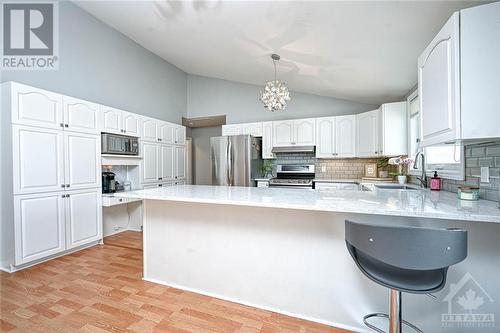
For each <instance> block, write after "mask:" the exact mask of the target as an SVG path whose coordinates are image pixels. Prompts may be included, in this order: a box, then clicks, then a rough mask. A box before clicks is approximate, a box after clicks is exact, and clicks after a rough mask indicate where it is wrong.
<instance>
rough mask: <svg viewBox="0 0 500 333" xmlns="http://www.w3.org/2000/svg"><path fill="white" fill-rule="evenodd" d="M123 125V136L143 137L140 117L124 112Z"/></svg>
mask: <svg viewBox="0 0 500 333" xmlns="http://www.w3.org/2000/svg"><path fill="white" fill-rule="evenodd" d="M122 124H123V125H122V129H123V134H125V135H130V136H135V137H140V136H141V117H140V116H139V115H137V114H134V113H130V112H126V111H122Z"/></svg>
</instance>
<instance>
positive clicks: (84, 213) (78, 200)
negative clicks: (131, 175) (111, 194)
mask: <svg viewBox="0 0 500 333" xmlns="http://www.w3.org/2000/svg"><path fill="white" fill-rule="evenodd" d="M66 193H68V194H67V198H65V200H66V202H65V207H66V247H67V249H72V248H75V247H78V246H81V245H85V244H88V243H91V242H95V241H97V240H99V239H101V238H102V236H101V235H102V206H101V191H100V190H97V189H94V190H83V191H71V192H66Z"/></svg>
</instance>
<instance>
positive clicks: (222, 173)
mask: <svg viewBox="0 0 500 333" xmlns="http://www.w3.org/2000/svg"><path fill="white" fill-rule="evenodd" d="M210 159H211V161H212V163H211V165H212V185H222V186H256V185H255V181H254V179H255V178H258V177H260V174H261V168H262V140H261V139H260V138H256V137H253V136H251V135H231V136H217V137H213V138H210Z"/></svg>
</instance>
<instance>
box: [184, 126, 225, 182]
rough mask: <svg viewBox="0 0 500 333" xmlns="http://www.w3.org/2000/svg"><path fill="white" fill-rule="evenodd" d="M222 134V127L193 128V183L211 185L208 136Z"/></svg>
mask: <svg viewBox="0 0 500 333" xmlns="http://www.w3.org/2000/svg"><path fill="white" fill-rule="evenodd" d="M220 135H222V127H221V126H214V127H203V128H193V129H192V130H191V138H192V139H193V184H195V185H212V166H211V165H210V138H211V137H213V136H220Z"/></svg>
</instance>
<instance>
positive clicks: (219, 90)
mask: <svg viewBox="0 0 500 333" xmlns="http://www.w3.org/2000/svg"><path fill="white" fill-rule="evenodd" d="M263 84H264V82H263ZM261 89H262V87H260V86H256V85H251V84H245V83H238V82H232V81H226V80H221V79H214V78H208V77H204V76H197V75H190V74H188V77H187V95H188V104H187V115H188V117H202V116H209V115H219V114H226V115H227V123H228V124H231V123H241V122H252V121H267V120H278V119H295V118H306V117H322V116H335V115H344V114H356V113H361V112H364V111H369V110H373V109H375V108H376V107H378V106H374V105H368V104H363V103H356V102H350V101H345V100H341V99H335V98H330V97H322V96H317V95H310V94H303V93H298V92H291V98H292V100H291V101H290V102H289V104H288V106H287V108H286V110H285V112H282V113H272V112H269V111H267V110H266V109H264V107H263V105H262V103H261V102H260V101H259V97H260V90H261Z"/></svg>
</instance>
